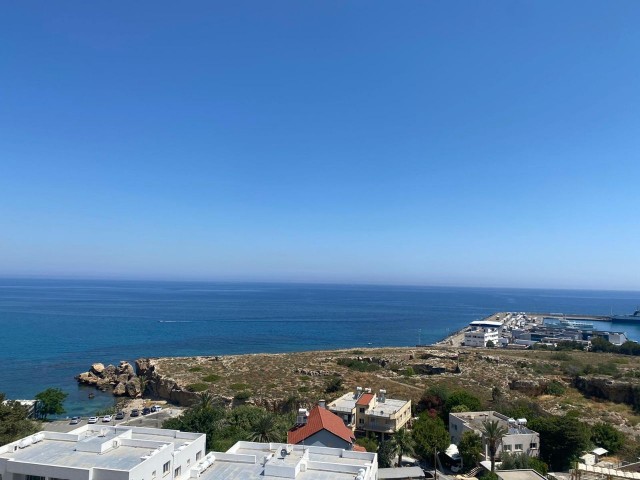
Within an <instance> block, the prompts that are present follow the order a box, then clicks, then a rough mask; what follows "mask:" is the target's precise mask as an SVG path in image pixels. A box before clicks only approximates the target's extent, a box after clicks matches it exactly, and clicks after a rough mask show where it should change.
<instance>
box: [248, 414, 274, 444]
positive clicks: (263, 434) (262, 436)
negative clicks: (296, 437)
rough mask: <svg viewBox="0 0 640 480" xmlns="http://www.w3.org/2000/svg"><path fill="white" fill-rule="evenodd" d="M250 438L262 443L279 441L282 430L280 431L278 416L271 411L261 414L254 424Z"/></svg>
mask: <svg viewBox="0 0 640 480" xmlns="http://www.w3.org/2000/svg"><path fill="white" fill-rule="evenodd" d="M249 440H250V441H252V442H260V443H270V442H277V441H278V440H280V432H278V425H277V423H276V418H275V417H274V416H273V415H270V414H269V413H264V414H263V415H260V416H259V417H258V418H257V419H256V422H255V423H254V424H253V425H252V428H251V432H250V433H249Z"/></svg>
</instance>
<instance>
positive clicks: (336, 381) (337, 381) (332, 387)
mask: <svg viewBox="0 0 640 480" xmlns="http://www.w3.org/2000/svg"><path fill="white" fill-rule="evenodd" d="M340 390H342V378H340V377H338V376H335V377H332V378H331V379H330V380H329V382H327V386H326V388H325V389H324V391H325V393H335V392H339V391H340Z"/></svg>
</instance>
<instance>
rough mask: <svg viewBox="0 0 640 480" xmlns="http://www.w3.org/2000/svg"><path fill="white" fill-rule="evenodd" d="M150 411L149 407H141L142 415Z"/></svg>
mask: <svg viewBox="0 0 640 480" xmlns="http://www.w3.org/2000/svg"><path fill="white" fill-rule="evenodd" d="M150 413H151V409H150V408H149V407H144V408H143V409H142V414H143V415H149V414H150Z"/></svg>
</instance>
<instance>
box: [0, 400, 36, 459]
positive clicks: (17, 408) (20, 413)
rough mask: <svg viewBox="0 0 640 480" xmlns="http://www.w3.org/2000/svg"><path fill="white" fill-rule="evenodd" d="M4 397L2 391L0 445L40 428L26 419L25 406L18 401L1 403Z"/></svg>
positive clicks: (27, 412)
mask: <svg viewBox="0 0 640 480" xmlns="http://www.w3.org/2000/svg"><path fill="white" fill-rule="evenodd" d="M4 399H5V396H4V393H0V446H2V445H6V444H7V443H11V442H14V441H16V440H18V439H20V438H23V437H26V436H29V435H31V434H33V433H36V432H37V431H38V430H40V428H39V427H38V424H37V423H36V422H33V421H31V420H29V419H27V416H28V414H29V411H28V409H27V407H25V406H24V405H21V404H20V403H18V402H7V403H3V402H4Z"/></svg>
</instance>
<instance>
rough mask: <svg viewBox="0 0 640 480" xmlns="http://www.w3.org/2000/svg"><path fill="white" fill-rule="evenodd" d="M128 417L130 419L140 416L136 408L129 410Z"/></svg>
mask: <svg viewBox="0 0 640 480" xmlns="http://www.w3.org/2000/svg"><path fill="white" fill-rule="evenodd" d="M130 415H131V416H132V417H138V416H140V410H138V409H137V408H134V409H133V410H131V413H130Z"/></svg>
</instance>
